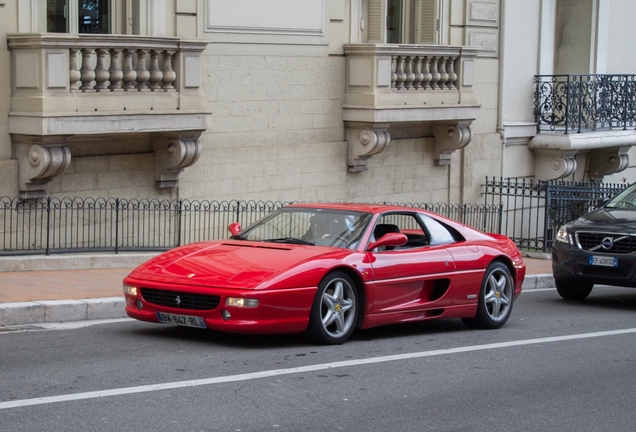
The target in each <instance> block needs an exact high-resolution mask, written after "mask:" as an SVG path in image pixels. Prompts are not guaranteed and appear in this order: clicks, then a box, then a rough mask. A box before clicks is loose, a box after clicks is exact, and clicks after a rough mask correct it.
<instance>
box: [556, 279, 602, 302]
mask: <svg viewBox="0 0 636 432" xmlns="http://www.w3.org/2000/svg"><path fill="white" fill-rule="evenodd" d="M554 284H555V285H556V289H557V292H558V293H559V295H560V296H561V297H563V298H564V299H566V300H575V301H581V300H585V299H586V298H587V296H589V295H590V293H591V292H592V288H594V284H591V283H589V282H578V283H573V282H565V281H562V280H559V279H555V281H554Z"/></svg>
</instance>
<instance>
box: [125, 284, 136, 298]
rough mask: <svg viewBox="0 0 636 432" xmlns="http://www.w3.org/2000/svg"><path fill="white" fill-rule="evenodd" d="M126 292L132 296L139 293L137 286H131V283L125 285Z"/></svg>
mask: <svg viewBox="0 0 636 432" xmlns="http://www.w3.org/2000/svg"><path fill="white" fill-rule="evenodd" d="M124 294H128V295H131V296H136V295H137V287H134V286H130V285H124Z"/></svg>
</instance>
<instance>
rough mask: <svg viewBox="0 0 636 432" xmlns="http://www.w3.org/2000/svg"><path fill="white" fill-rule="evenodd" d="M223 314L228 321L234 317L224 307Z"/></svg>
mask: <svg viewBox="0 0 636 432" xmlns="http://www.w3.org/2000/svg"><path fill="white" fill-rule="evenodd" d="M221 316H222V317H223V319H224V320H225V321H227V320H229V319H230V318H232V315H231V314H230V313H229V312H228V311H226V310H225V309H223V310H222V311H221Z"/></svg>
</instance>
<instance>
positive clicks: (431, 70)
mask: <svg viewBox="0 0 636 432" xmlns="http://www.w3.org/2000/svg"><path fill="white" fill-rule="evenodd" d="M458 58H459V55H449V56H431V55H426V54H423V55H417V54H416V55H394V56H391V88H392V89H395V90H456V91H457V90H458V87H457V76H458V75H457V73H455V62H456V61H457V59H458Z"/></svg>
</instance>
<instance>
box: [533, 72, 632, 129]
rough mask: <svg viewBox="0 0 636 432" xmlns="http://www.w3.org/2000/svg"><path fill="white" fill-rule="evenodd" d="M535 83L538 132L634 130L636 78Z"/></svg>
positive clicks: (548, 78)
mask: <svg viewBox="0 0 636 432" xmlns="http://www.w3.org/2000/svg"><path fill="white" fill-rule="evenodd" d="M534 83H535V85H534V117H535V122H536V123H537V129H538V130H539V131H541V130H552V131H554V130H562V131H564V132H565V133H566V134H567V133H569V132H581V131H583V130H599V129H622V130H626V129H627V128H634V127H635V126H636V75H535V77H534Z"/></svg>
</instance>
